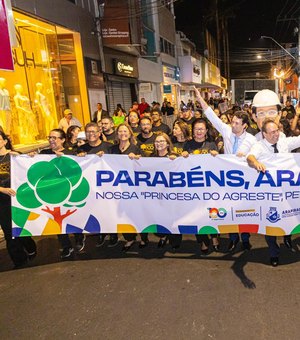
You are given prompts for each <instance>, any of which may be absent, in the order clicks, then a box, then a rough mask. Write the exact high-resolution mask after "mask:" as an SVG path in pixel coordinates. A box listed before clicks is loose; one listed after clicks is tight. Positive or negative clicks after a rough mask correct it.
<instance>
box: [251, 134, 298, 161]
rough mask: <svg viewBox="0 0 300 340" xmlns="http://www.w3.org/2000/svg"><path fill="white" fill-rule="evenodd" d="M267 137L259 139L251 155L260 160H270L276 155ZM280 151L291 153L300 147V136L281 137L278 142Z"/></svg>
mask: <svg viewBox="0 0 300 340" xmlns="http://www.w3.org/2000/svg"><path fill="white" fill-rule="evenodd" d="M272 145H273V144H271V143H269V142H268V141H267V140H266V139H262V140H260V141H258V142H257V143H256V144H255V145H253V147H252V148H251V150H250V152H249V154H248V155H247V156H249V155H253V156H254V157H255V158H256V159H257V160H258V161H259V162H261V161H264V160H269V159H270V158H272V157H273V156H274V153H275V148H274V147H273V146H272ZM276 146H277V149H278V153H289V152H291V151H292V150H294V149H296V148H299V147H300V136H297V137H285V138H279V139H278V142H277V143H276Z"/></svg>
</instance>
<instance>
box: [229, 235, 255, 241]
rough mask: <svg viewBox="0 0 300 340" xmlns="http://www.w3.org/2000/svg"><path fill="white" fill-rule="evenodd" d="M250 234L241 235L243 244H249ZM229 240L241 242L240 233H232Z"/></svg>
mask: <svg viewBox="0 0 300 340" xmlns="http://www.w3.org/2000/svg"><path fill="white" fill-rule="evenodd" d="M249 238H250V234H249V233H241V239H242V242H249ZM229 239H230V241H232V242H238V241H239V240H240V236H239V234H238V233H230V234H229Z"/></svg>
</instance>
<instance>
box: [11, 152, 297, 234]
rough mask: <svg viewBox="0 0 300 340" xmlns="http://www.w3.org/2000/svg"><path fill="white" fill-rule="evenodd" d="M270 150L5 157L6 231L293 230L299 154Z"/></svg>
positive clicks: (189, 232) (52, 232)
mask: <svg viewBox="0 0 300 340" xmlns="http://www.w3.org/2000/svg"><path fill="white" fill-rule="evenodd" d="M270 157H271V158H270V161H269V162H268V163H266V165H267V168H268V171H267V172H266V173H265V174H264V173H261V172H260V173H259V172H257V171H256V170H254V169H251V168H249V167H248V165H247V163H246V162H245V160H241V159H239V158H237V157H236V156H234V155H219V156H217V157H212V156H210V155H192V156H190V157H188V158H187V159H184V158H182V157H179V158H177V159H175V160H173V161H171V160H169V159H168V158H141V159H139V160H130V159H129V158H128V156H120V155H104V156H103V157H98V156H96V155H90V156H86V157H75V156H63V157H56V156H50V155H49V156H48V155H39V156H35V157H33V158H30V157H28V156H25V155H21V156H17V157H12V174H11V176H12V188H14V189H15V190H16V192H17V194H16V196H15V197H14V198H13V200H12V207H13V208H12V212H13V233H14V236H26V235H48V234H59V233H82V232H85V233H98V232H101V233H110V232H118V233H127V232H150V233H151V232H161V233H182V234H197V233H200V234H207V233H208V234H213V233H231V232H250V233H260V234H268V235H285V234H295V233H298V232H299V231H300V224H299V222H300V199H299V198H300V190H299V185H300V176H299V170H300V167H299V164H300V155H298V154H288V155H281V154H273V155H271V156H270Z"/></svg>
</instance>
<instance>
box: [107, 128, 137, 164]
mask: <svg viewBox="0 0 300 340" xmlns="http://www.w3.org/2000/svg"><path fill="white" fill-rule="evenodd" d="M110 153H112V154H114V155H129V156H130V158H135V156H140V155H141V150H140V148H139V147H138V146H137V145H136V140H135V137H134V135H133V131H132V129H131V127H130V126H129V125H128V124H127V123H122V124H120V125H119V126H118V127H117V129H116V144H115V145H113V146H112V147H111V148H110Z"/></svg>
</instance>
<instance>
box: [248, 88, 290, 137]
mask: <svg viewBox="0 0 300 340" xmlns="http://www.w3.org/2000/svg"><path fill="white" fill-rule="evenodd" d="M252 118H253V120H254V121H255V122H256V124H257V127H258V128H259V130H260V132H258V133H257V134H256V135H255V137H256V139H257V140H262V139H263V135H262V132H261V128H262V125H263V122H264V121H265V119H267V118H271V119H273V120H274V121H275V122H276V123H279V121H280V118H281V104H280V101H279V98H278V96H277V94H276V93H275V92H274V91H271V90H268V89H266V90H261V91H258V92H257V93H256V95H255V96H254V98H253V102H252ZM279 138H285V135H284V134H283V133H280V135H279Z"/></svg>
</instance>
